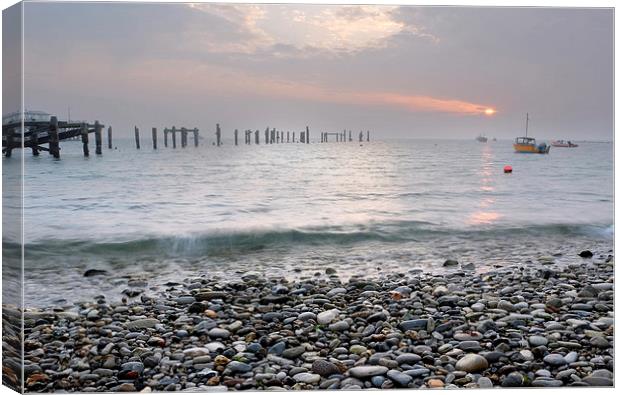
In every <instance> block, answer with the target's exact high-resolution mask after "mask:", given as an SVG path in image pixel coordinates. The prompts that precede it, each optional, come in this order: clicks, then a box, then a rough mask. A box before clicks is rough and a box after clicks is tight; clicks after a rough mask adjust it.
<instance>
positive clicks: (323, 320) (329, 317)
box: [316, 309, 340, 325]
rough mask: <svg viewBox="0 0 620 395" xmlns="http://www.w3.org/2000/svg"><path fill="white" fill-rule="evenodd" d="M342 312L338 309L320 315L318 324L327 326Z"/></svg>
mask: <svg viewBox="0 0 620 395" xmlns="http://www.w3.org/2000/svg"><path fill="white" fill-rule="evenodd" d="M339 314H340V311H338V310H336V309H332V310H327V311H323V312H321V313H319V314H318V315H317V317H316V319H317V322H318V323H319V324H321V325H327V324H329V323H330V322H332V321H333V320H335V319H336V317H338V315H339Z"/></svg>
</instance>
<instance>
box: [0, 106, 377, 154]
mask: <svg viewBox="0 0 620 395" xmlns="http://www.w3.org/2000/svg"><path fill="white" fill-rule="evenodd" d="M22 126H23V128H24V132H23V134H22V133H21V130H22ZM104 127H105V125H103V124H101V123H99V121H95V122H94V123H83V122H65V121H58V118H57V117H56V116H50V118H49V120H27V121H25V122H23V123H22V122H19V121H17V120H15V121H14V122H11V123H7V124H5V125H3V126H2V147H3V149H2V152H3V153H4V154H5V156H6V157H11V153H12V151H13V150H14V149H16V148H30V149H31V150H32V154H33V155H34V156H38V155H39V153H40V151H47V152H49V153H50V154H51V155H52V156H53V157H54V158H60V142H61V141H63V140H81V141H82V146H83V154H84V156H85V157H88V156H89V155H90V148H89V142H90V138H89V135H90V134H94V136H95V139H94V140H95V154H96V155H102V144H103V142H102V140H103V138H102V133H103V128H104ZM160 130H161V129H160ZM213 131H214V135H215V136H214V137H215V141H214V142H213V145H214V146H216V147H220V146H222V145H223V139H222V136H223V135H224V130H223V128H222V127H221V126H220V124H219V123H217V124H215V128H214V129H213ZM177 133H178V134H179V135H180V143H181V148H186V147H187V145H188V135H189V134H191V135H192V137H193V142H194V147H198V145H199V133H200V131H199V129H198V128H196V127H194V128H188V127H176V126H172V127H171V128H168V127H165V128H163V140H164V141H163V142H164V148H168V147H169V141H170V140H171V142H172V148H173V149H176V148H177V141H178V140H177ZM296 133H299V139H297V138H296ZM231 134H232V138H233V141H234V145H235V146H238V145H239V144H240V141H239V140H240V139H239V134H240V133H239V129H234V130H233V131H232V133H231ZM169 135H171V136H170V137H171V139H169ZM319 135H320V139H319V141H320V142H321V143H328V142H330V138H335V141H336V142H338V143H344V142H352V141H353V138H352V131H351V130H346V129H344V130H343V131H342V132H321V133H319ZM22 136H23V142H22ZM364 138H365V139H366V141H370V131H366V133H365V134H364V132H363V131H360V132H359V136H358V140H359V142H362V141H364ZM134 139H135V147H136V149H137V150H139V149H141V143H142V142H141V139H140V128H139V127H138V126H134ZM158 139H159V137H158V128H157V127H152V128H151V141H152V144H151V145H152V149H153V150H158V149H161V147H160V146H159V145H158ZM310 139H311V137H310V127H309V126H306V127H305V129H303V130H301V131H298V132H295V131H293V132H291V131H284V130H278V129H276V128H274V127H269V126H268V127H267V128H266V129H265V132H264V143H265V144H266V145H270V144H290V143H301V144H310ZM260 140H261V132H260V129H252V128H248V129H245V130H244V144H245V145H252V142H254V144H255V145H259V144H261V142H260ZM107 143H108V144H107V146H108V149H112V127H111V126H108V129H107ZM45 145H47V147H45Z"/></svg>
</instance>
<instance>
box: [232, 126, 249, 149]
mask: <svg viewBox="0 0 620 395" xmlns="http://www.w3.org/2000/svg"><path fill="white" fill-rule="evenodd" d="M238 134H239V130H237V129H235V145H239V143H238V142H237V135H238ZM245 143H246V144H247V143H248V132H247V131H246V132H245Z"/></svg>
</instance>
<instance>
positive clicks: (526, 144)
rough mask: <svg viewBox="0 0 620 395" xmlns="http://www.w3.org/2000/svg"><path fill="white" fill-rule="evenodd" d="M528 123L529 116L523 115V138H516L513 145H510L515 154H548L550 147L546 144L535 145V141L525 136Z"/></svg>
mask: <svg viewBox="0 0 620 395" xmlns="http://www.w3.org/2000/svg"><path fill="white" fill-rule="evenodd" d="M529 121H530V116H529V114H525V137H517V138H516V139H515V143H514V144H513V145H512V146H513V147H514V149H515V151H516V152H522V153H527V154H548V153H549V149H550V148H551V146H550V145H547V143H540V144H537V143H536V139H535V138H533V137H528V136H527V129H528V124H529Z"/></svg>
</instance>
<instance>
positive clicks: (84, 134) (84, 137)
mask: <svg viewBox="0 0 620 395" xmlns="http://www.w3.org/2000/svg"><path fill="white" fill-rule="evenodd" d="M80 132H81V135H82V150H83V151H84V156H88V155H89V152H88V126H86V124H85V123H83V124H82V127H81V130H80Z"/></svg>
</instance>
